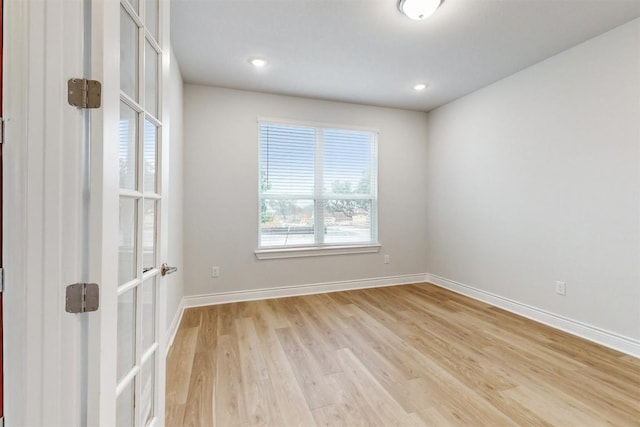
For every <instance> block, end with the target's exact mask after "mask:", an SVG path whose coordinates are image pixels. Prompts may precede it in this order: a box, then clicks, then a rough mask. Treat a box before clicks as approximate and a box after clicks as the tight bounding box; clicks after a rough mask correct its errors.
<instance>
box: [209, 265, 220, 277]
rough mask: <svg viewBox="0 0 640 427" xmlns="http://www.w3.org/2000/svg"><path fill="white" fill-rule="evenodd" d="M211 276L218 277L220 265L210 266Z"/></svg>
mask: <svg viewBox="0 0 640 427" xmlns="http://www.w3.org/2000/svg"><path fill="white" fill-rule="evenodd" d="M211 277H220V267H218V266H215V267H211Z"/></svg>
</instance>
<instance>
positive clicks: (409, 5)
mask: <svg viewBox="0 0 640 427" xmlns="http://www.w3.org/2000/svg"><path fill="white" fill-rule="evenodd" d="M441 3H442V0H400V2H399V3H398V9H400V12H402V13H404V14H405V15H407V17H408V18H411V19H414V20H416V21H420V20H422V19H426V18H428V17H430V16H431V15H433V14H434V13H436V10H437V9H438V7H440V4H441Z"/></svg>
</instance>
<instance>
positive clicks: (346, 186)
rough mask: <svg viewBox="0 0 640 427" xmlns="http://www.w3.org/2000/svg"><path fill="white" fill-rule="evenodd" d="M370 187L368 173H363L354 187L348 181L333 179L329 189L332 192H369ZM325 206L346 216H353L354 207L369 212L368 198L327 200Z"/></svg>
mask: <svg viewBox="0 0 640 427" xmlns="http://www.w3.org/2000/svg"><path fill="white" fill-rule="evenodd" d="M370 189H371V180H370V179H369V174H368V173H367V174H363V175H362V178H360V181H359V182H358V186H357V187H356V188H352V185H351V183H350V182H348V181H334V182H333V183H332V184H331V190H332V191H333V193H334V194H369V193H370ZM326 208H327V210H328V211H329V212H331V213H342V214H343V215H344V216H346V217H347V218H350V219H351V218H353V215H355V213H356V209H358V208H360V209H362V210H364V211H365V212H369V201H368V200H328V201H327V202H326Z"/></svg>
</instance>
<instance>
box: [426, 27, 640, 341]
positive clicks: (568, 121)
mask: <svg viewBox="0 0 640 427" xmlns="http://www.w3.org/2000/svg"><path fill="white" fill-rule="evenodd" d="M639 33H640V20H637V19H636V20H635V21H632V22H631V23H628V24H626V25H623V26H621V27H619V28H617V29H614V30H613V31H610V32H608V33H606V34H604V35H601V36H599V37H596V38H594V39H592V40H590V41H587V42H585V43H583V44H581V45H579V46H577V47H575V48H573V49H570V50H568V51H565V52H563V53H561V54H559V55H557V56H555V57H552V58H550V59H548V60H546V61H544V62H541V63H539V64H537V65H535V66H533V67H530V68H528V69H526V70H524V71H521V72H519V73H517V74H515V75H513V76H511V77H509V78H506V79H504V80H502V81H499V82H497V83H495V84H493V85H491V86H489V87H487V88H485V89H482V90H480V91H478V92H475V93H473V94H471V95H468V96H466V97H464V98H461V99H459V100H457V101H455V102H453V103H451V104H449V105H446V106H444V107H441V108H439V109H437V110H434V111H432V112H431V113H430V114H429V116H428V126H429V137H428V147H429V149H428V162H427V163H426V164H425V166H423V168H424V169H426V171H427V175H428V187H427V191H426V198H427V200H428V203H429V208H428V216H427V228H428V238H427V247H428V249H427V257H426V259H427V270H428V272H429V273H433V274H436V275H439V276H442V277H445V278H448V279H451V280H455V281H458V282H460V283H463V284H466V285H469V286H473V287H476V288H478V289H481V290H483V291H487V292H491V293H495V294H497V295H499V296H502V297H506V298H510V299H513V300H516V301H519V302H521V303H525V304H529V305H531V306H534V307H538V308H540V309H543V310H547V311H550V312H552V313H555V314H558V315H561V316H565V317H568V318H570V319H573V320H576V321H579V322H584V323H586V324H589V325H592V326H595V327H597V328H601V329H604V330H607V331H611V332H614V333H617V334H620V335H623V336H626V337H629V338H632V339H636V340H637V339H639V338H640V262H639V261H640V98H639V94H640V42H639ZM556 280H561V281H565V282H567V295H566V296H565V297H562V296H558V295H556V294H555V292H554V285H555V281H556Z"/></svg>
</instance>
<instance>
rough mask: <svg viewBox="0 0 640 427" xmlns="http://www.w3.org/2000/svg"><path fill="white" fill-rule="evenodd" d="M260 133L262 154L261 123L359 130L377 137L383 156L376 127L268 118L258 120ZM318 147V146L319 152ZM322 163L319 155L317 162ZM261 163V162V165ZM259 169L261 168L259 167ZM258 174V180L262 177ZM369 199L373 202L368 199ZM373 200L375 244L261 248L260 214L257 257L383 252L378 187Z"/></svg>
mask: <svg viewBox="0 0 640 427" xmlns="http://www.w3.org/2000/svg"><path fill="white" fill-rule="evenodd" d="M256 124H257V126H256V130H257V131H258V138H257V140H258V152H259V151H260V131H259V129H260V125H261V124H276V125H292V126H304V127H313V128H316V132H317V131H318V130H320V129H336V130H345V131H356V132H370V133H372V134H374V135H375V141H376V151H377V152H378V153H379V139H380V131H379V130H378V129H376V128H371V127H366V126H354V125H347V124H336V123H328V122H314V121H306V120H295V119H282V118H276V117H264V116H258V117H257V120H256ZM317 148H318V147H317V146H316V149H317ZM317 160H318V158H317V156H316V161H317ZM259 164H260V161H259V160H258V165H259ZM375 168H376V180H378V179H379V173H378V172H379V154H377V155H376V163H375ZM258 170H259V166H258ZM259 175H260V174H259V173H258V179H260V178H259ZM260 197H261V194H260V186H259V185H258V210H257V212H258V213H259V212H260V208H259V205H260ZM367 200H369V199H367ZM372 201H373V202H374V203H375V204H376V207H375V210H374V212H373V215H372V218H371V219H372V221H371V229H372V237H374V239H375V240H374V241H371V242H362V243H345V244H339V243H338V244H325V243H314V244H309V245H300V246H264V247H261V246H260V224H261V223H260V215H258V230H257V231H258V232H257V238H258V240H257V243H258V245H257V249H256V250H255V251H254V254H255V256H256V257H257V258H258V259H259V260H266V259H282V258H300V257H315V256H329V255H347V254H362V253H377V252H380V248H381V246H382V245H381V244H380V241H379V235H378V217H379V212H378V210H379V203H378V202H379V194H378V186H377V185H376V194H375V199H372ZM316 216H317V215H316Z"/></svg>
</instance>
